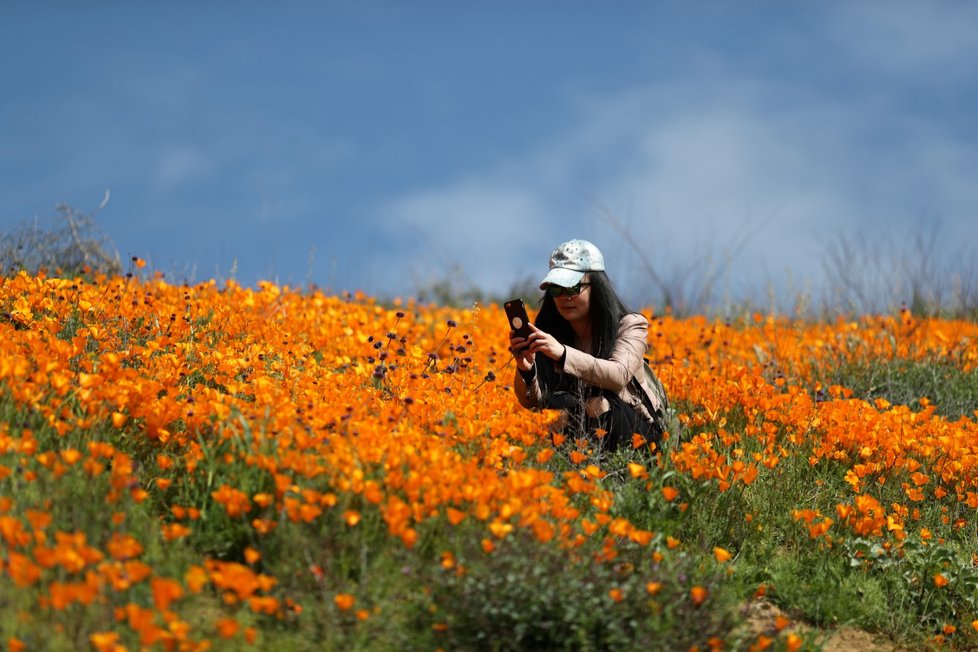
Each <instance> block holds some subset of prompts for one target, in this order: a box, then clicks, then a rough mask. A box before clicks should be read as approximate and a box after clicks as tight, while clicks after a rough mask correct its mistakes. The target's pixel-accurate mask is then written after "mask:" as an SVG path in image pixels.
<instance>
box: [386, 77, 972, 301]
mask: <svg viewBox="0 0 978 652" xmlns="http://www.w3.org/2000/svg"><path fill="white" fill-rule="evenodd" d="M899 99H900V98H899V97H891V96H888V95H886V94H884V93H883V92H882V91H878V92H876V93H868V92H867V93H853V94H850V95H847V96H845V95H844V96H841V97H836V96H832V95H826V94H819V93H818V92H816V91H815V90H814V89H812V88H807V87H805V86H804V85H802V84H801V83H797V82H790V83H787V84H785V83H779V82H774V81H766V80H763V79H750V78H746V79H737V78H727V79H723V80H717V79H703V80H700V82H699V83H693V82H690V81H676V82H670V83H658V84H653V85H649V86H646V87H639V88H636V89H634V90H631V91H628V92H623V93H619V94H615V95H610V96H607V97H602V98H598V99H592V100H585V101H582V102H581V105H580V106H581V111H580V114H579V120H578V122H577V123H576V124H573V125H571V126H570V127H569V128H568V130H567V131H566V133H564V134H563V136H562V137H561V138H560V139H559V140H558V141H555V142H548V143H536V144H534V145H533V146H532V147H531V148H530V149H529V151H524V152H516V153H514V156H513V158H512V159H511V160H510V161H509V162H508V163H507V164H506V165H503V166H499V167H498V168H496V169H490V170H485V171H484V173H483V174H481V175H479V176H469V177H467V178H464V179H462V180H460V181H458V182H451V181H449V182H448V183H446V184H445V185H444V186H442V187H435V188H429V189H427V190H425V191H423V192H421V193H417V194H412V195H408V196H406V197H402V198H400V199H399V200H397V201H395V202H394V208H393V210H392V211H391V214H392V215H394V216H396V217H397V219H400V220H403V221H404V222H406V223H408V224H410V225H411V226H412V228H414V229H416V230H417V231H418V232H420V233H423V234H425V237H426V238H428V239H429V241H430V243H432V246H433V247H438V248H441V249H442V250H443V251H448V252H451V253H453V254H455V256H454V260H457V261H459V262H461V263H462V264H463V265H464V268H465V270H466V271H467V272H469V273H470V274H471V277H472V280H474V281H476V282H479V283H486V284H489V285H491V284H492V281H493V279H494V278H496V277H495V275H496V274H498V271H499V270H500V269H502V270H506V269H509V268H512V267H519V266H520V264H521V263H522V264H523V266H524V267H531V266H533V265H536V266H537V267H538V268H539V260H540V259H541V258H542V259H545V257H546V254H547V253H548V252H549V248H550V247H552V246H553V245H554V244H556V242H554V234H556V233H560V232H561V227H563V226H566V225H567V224H568V221H570V223H571V224H572V225H573V228H576V229H578V230H582V229H584V228H585V226H584V225H585V223H587V222H588V221H590V226H588V227H587V231H588V232H589V233H598V234H605V236H604V241H607V237H606V234H607V232H608V230H607V228H606V226H602V223H601V220H600V218H599V216H598V214H597V213H596V212H595V211H594V209H593V207H590V206H588V204H587V201H586V198H585V197H583V196H579V195H578V196H577V202H578V203H577V205H576V206H574V208H573V210H572V211H570V214H571V215H575V213H576V217H571V218H570V220H568V213H569V211H568V210H567V208H568V206H569V205H572V202H570V201H569V199H570V198H572V197H575V193H577V192H578V191H583V192H584V194H585V195H588V196H590V197H592V198H594V199H595V200H597V201H598V202H600V203H602V204H604V205H606V206H607V207H608V208H609V209H610V210H611V211H612V212H613V213H614V214H615V215H616V216H617V217H618V218H619V219H620V220H622V221H626V222H627V223H628V230H629V234H630V235H631V236H632V237H634V238H635V240H636V241H637V242H639V243H640V244H641V246H642V247H643V249H644V250H645V251H647V252H653V253H652V255H653V256H654V259H655V261H656V263H659V264H661V265H663V266H664V267H666V271H672V272H675V271H676V270H677V269H680V268H681V267H682V266H683V264H684V263H683V261H684V260H689V259H690V258H691V257H695V256H698V255H706V256H711V257H713V258H714V259H720V258H722V254H723V253H724V252H728V250H729V249H730V246H731V243H732V242H734V241H735V240H736V239H737V237H738V234H739V233H741V232H742V230H743V229H745V228H756V229H757V230H756V232H752V233H753V235H751V236H750V238H749V239H748V240H747V242H746V245H745V247H744V248H743V250H742V251H739V252H738V255H737V257H736V259H735V262H734V265H733V266H732V268H731V275H730V276H729V277H728V278H727V283H728V287H727V289H728V290H729V291H731V292H734V293H744V292H747V293H751V294H753V295H754V296H755V297H757V296H760V297H763V295H764V293H765V291H766V287H767V286H768V284H774V285H776V286H780V287H781V289H784V287H785V282H784V280H783V277H786V276H788V277H790V278H791V279H792V283H793V284H794V285H795V286H798V285H803V284H806V283H809V282H815V283H817V282H818V281H819V279H820V277H821V268H820V265H821V262H822V255H823V254H824V247H825V244H826V243H827V242H828V241H829V240H831V239H832V238H833V237H835V236H836V235H837V234H839V233H843V232H845V231H846V230H847V229H849V228H851V227H852V226H853V225H855V224H860V223H865V222H867V221H873V220H876V221H885V222H888V223H891V224H892V223H893V222H902V223H904V224H907V223H910V224H912V223H914V222H915V221H919V220H920V219H921V218H922V217H929V216H934V215H939V216H941V217H942V218H943V219H944V221H945V224H947V225H949V226H950V227H951V231H952V232H957V230H959V229H960V228H961V225H962V224H963V223H964V221H966V220H971V219H973V217H974V211H975V208H976V207H978V190H975V186H974V184H973V181H972V179H971V173H970V171H971V170H974V169H975V164H976V163H978V160H976V157H978V154H976V151H975V150H974V148H973V147H971V146H970V145H969V144H968V143H965V142H960V141H959V139H957V138H955V136H954V134H953V133H952V132H951V131H949V130H946V129H945V128H944V127H943V126H942V125H941V124H939V123H937V122H935V121H934V119H932V118H931V117H930V116H927V115H918V114H914V113H912V112H909V111H905V110H904V109H903V108H902V107H901V106H900V105H899ZM582 181H583V183H582ZM513 234H519V236H518V237H519V238H520V241H521V242H522V243H526V245H527V246H524V247H519V248H517V247H514V246H513V238H514V235H513ZM949 244H950V243H949ZM610 248H611V249H612V250H613V251H617V252H620V253H621V254H622V255H625V256H628V253H627V252H628V249H629V247H628V246H627V243H623V242H614V243H612V244H611V245H610ZM521 256H525V258H521ZM629 260H630V261H631V262H632V263H633V264H634V263H635V262H636V261H635V259H634V257H630V258H629ZM626 276H627V275H626ZM631 276H632V279H631V280H629V282H630V283H632V284H633V286H632V288H631V289H632V290H633V291H634V290H636V288H635V286H634V283H636V282H637V281H636V280H634V277H635V275H631ZM638 276H639V277H640V276H641V275H638ZM639 280H640V279H639ZM639 289H640V288H639ZM796 289H797V288H796Z"/></svg>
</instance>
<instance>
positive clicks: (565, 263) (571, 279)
mask: <svg viewBox="0 0 978 652" xmlns="http://www.w3.org/2000/svg"><path fill="white" fill-rule="evenodd" d="M600 271H604V256H602V255H601V251H600V250H599V249H598V248H597V247H595V246H594V245H593V244H591V243H590V242H588V241H587V240H569V241H567V242H565V243H563V244H562V245H560V246H559V247H557V248H556V249H554V252H553V253H552V254H550V271H549V272H548V273H547V275H546V276H545V277H544V278H543V280H542V281H541V282H540V289H541V290H543V289H545V288H546V287H547V286H548V285H559V286H561V287H565V288H569V287H572V286H574V285H577V284H578V283H580V282H581V279H582V278H584V274H586V273H587V272H600Z"/></svg>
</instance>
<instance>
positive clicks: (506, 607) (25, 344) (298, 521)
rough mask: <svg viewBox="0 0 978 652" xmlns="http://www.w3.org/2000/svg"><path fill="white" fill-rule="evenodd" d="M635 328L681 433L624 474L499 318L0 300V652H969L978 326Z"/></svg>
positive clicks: (178, 300) (257, 292) (695, 323)
mask: <svg viewBox="0 0 978 652" xmlns="http://www.w3.org/2000/svg"><path fill="white" fill-rule="evenodd" d="M645 314H646V316H648V317H649V319H650V322H651V324H652V326H651V329H650V334H649V337H650V345H651V348H650V356H649V357H650V361H651V362H652V363H653V367H654V368H655V369H656V372H657V374H658V375H659V377H660V379H661V380H662V382H663V384H664V385H665V387H666V389H667V390H668V392H669V395H670V399H671V401H672V403H673V408H674V409H675V411H676V419H675V427H674V429H673V430H674V432H671V433H669V437H668V438H667V439H666V441H665V442H664V444H663V449H662V450H660V451H653V450H650V448H649V446H648V445H647V444H646V443H645V442H643V441H641V439H640V438H638V437H636V438H635V440H634V441H633V442H632V443H633V446H632V448H631V449H630V450H625V451H619V452H617V453H615V454H613V455H607V454H602V452H601V451H600V450H596V449H595V448H594V446H593V442H588V441H565V440H563V438H562V437H561V436H559V435H555V436H551V433H550V432H549V429H548V427H549V425H550V423H551V422H552V421H553V420H554V419H555V415H554V414H552V413H549V412H528V411H525V410H523V409H521V408H520V407H519V406H518V404H517V402H516V400H515V398H514V396H513V393H512V388H511V386H510V383H511V382H512V376H513V373H514V371H513V365H512V363H511V360H510V355H509V353H508V351H507V350H506V346H507V342H508V333H507V330H506V329H507V325H506V320H505V318H504V317H503V316H502V310H501V308H500V307H499V306H496V305H481V306H474V307H472V308H470V309H449V308H443V307H434V306H422V305H416V304H414V303H411V302H403V303H400V304H395V305H388V306H384V305H380V304H379V303H378V302H377V301H376V300H374V299H371V298H370V297H365V296H359V295H343V296H328V295H325V294H322V293H319V292H315V291H309V290H297V289H292V288H288V287H279V286H275V285H272V284H267V283H263V284H260V285H259V287H257V288H243V287H240V286H238V285H236V284H235V283H234V282H228V283H226V284H223V285H218V284H217V283H214V282H210V283H204V284H199V285H194V286H185V285H173V284H169V283H167V282H165V281H164V280H162V279H161V278H138V277H131V276H130V277H119V278H98V279H94V280H92V279H87V280H86V279H73V280H72V279H61V278H47V277H45V276H43V275H41V276H29V275H27V274H23V273H22V274H20V275H18V276H14V277H7V278H0V636H2V639H0V642H2V643H3V644H4V645H6V647H7V649H9V650H36V649H55V650H62V649H63V650H77V649H93V650H100V651H101V650H136V649H161V650H206V649H218V650H225V649H235V650H236V649H244V650H247V649H285V650H304V649H317V650H321V649H327V650H329V649H337V650H340V649H342V650H349V649H377V650H389V649H431V650H435V649H445V650H455V649H465V650H469V649H486V650H503V649H605V648H610V647H615V648H617V649H646V650H647V649H669V650H673V649H699V650H709V649H744V650H748V649H752V650H760V649H778V650H801V649H818V648H819V647H820V646H821V645H823V644H824V643H825V641H826V640H827V638H826V637H827V636H828V635H829V634H830V632H831V631H832V629H833V628H835V627H838V626H840V625H843V624H848V625H853V626H857V627H859V628H861V629H864V630H866V631H870V632H873V633H874V634H878V635H880V636H882V637H886V638H889V639H891V640H894V641H897V642H899V643H901V644H903V645H906V646H909V647H918V648H919V647H934V648H946V649H968V648H974V647H976V646H978V631H976V630H978V554H976V553H978V537H976V526H978V519H976V510H978V426H976V412H975V411H974V410H975V409H976V408H978V371H976V367H978V326H976V324H974V323H972V322H968V321H952V320H938V319H917V318H915V317H914V316H913V315H911V314H910V313H909V312H907V311H904V312H902V313H901V314H898V315H894V316H874V317H865V318H861V319H853V320H839V321H837V322H834V323H813V322H803V321H793V320H789V319H782V318H774V317H767V316H763V315H748V316H745V317H743V318H741V319H738V320H735V321H731V322H724V321H720V320H710V319H706V318H689V319H674V318H671V317H669V316H660V315H653V314H652V313H651V312H650V311H645ZM759 601H763V602H766V603H772V604H775V605H777V607H778V608H779V609H780V613H782V614H784V615H781V616H779V617H778V618H777V619H776V621H775V622H773V623H768V624H766V625H765V626H763V627H750V626H748V625H747V623H746V619H745V617H744V614H745V611H746V609H747V607H748V606H749V605H750V604H752V603H757V602H759Z"/></svg>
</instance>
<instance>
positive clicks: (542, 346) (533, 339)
mask: <svg viewBox="0 0 978 652" xmlns="http://www.w3.org/2000/svg"><path fill="white" fill-rule="evenodd" d="M528 325H529V327H530V331H531V332H530V336H529V337H528V338H526V341H527V342H529V349H528V350H529V352H530V353H533V354H535V353H537V352H540V353H542V354H544V355H545V356H547V357H548V358H550V359H552V360H560V357H561V356H562V355H564V345H563V344H561V343H560V342H558V341H557V338H556V337H554V336H553V335H551V334H550V333H545V332H543V331H542V330H540V329H539V328H537V327H536V326H535V325H533V324H528Z"/></svg>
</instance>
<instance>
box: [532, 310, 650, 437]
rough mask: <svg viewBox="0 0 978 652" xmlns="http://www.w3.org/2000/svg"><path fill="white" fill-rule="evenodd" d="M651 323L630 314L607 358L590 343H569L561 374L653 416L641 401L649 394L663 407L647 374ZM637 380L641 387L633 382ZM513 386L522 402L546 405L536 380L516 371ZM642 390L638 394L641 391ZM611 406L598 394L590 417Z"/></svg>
mask: <svg viewBox="0 0 978 652" xmlns="http://www.w3.org/2000/svg"><path fill="white" fill-rule="evenodd" d="M648 336H649V322H648V320H647V319H646V318H645V317H644V316H642V315H640V314H638V313H629V314H627V315H625V316H624V317H622V319H621V321H620V322H619V323H618V336H617V338H616V339H615V345H614V347H613V348H612V350H611V357H610V358H608V359H603V358H596V357H594V356H593V355H591V353H590V350H589V349H590V343H587V344H584V345H580V348H574V347H572V346H567V355H566V356H565V358H564V366H563V368H561V367H560V366H559V363H558V367H557V371H558V373H565V374H570V375H571V376H574V377H575V378H580V379H581V380H583V381H585V382H587V383H589V384H591V385H595V386H597V387H600V388H602V389H609V390H611V391H613V392H615V393H616V394H618V396H619V397H621V400H622V401H623V402H624V403H625V404H626V405H630V406H632V408H634V409H635V410H636V411H637V412H638V413H639V414H641V415H642V417H643V418H644V419H645V420H647V421H650V422H651V421H652V415H651V414H649V411H648V409H647V408H646V407H645V404H644V402H643V401H642V393H644V394H645V395H647V396H648V398H649V400H650V401H651V403H652V405H653V407H655V408H656V409H659V408H660V407H661V405H660V403H659V399H658V397H657V396H656V395H655V394H654V393H653V392H652V389H651V387H649V385H648V381H647V379H646V377H645V373H644V358H645V354H646V352H647V351H648ZM636 378H637V379H638V386H636V385H635V384H634V383H633V382H632V381H633V380H634V379H636ZM513 388H514V390H515V392H516V397H517V399H518V400H519V402H520V405H522V406H523V407H526V408H530V409H534V408H537V407H539V406H541V405H542V404H543V392H542V391H541V390H540V387H539V385H538V384H537V383H536V382H535V381H534V382H531V383H530V384H529V387H527V383H526V382H525V381H524V380H523V376H522V374H520V373H519V371H517V372H516V374H515V378H514V382H513ZM639 389H640V390H641V392H642V393H639V391H638V390H639ZM610 408H611V405H610V403H609V402H608V399H606V398H604V397H601V396H598V397H595V398H593V399H590V400H589V401H588V404H587V406H586V411H587V413H588V415H589V416H598V415H599V414H603V413H604V412H606V411H608V410H609V409H610Z"/></svg>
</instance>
